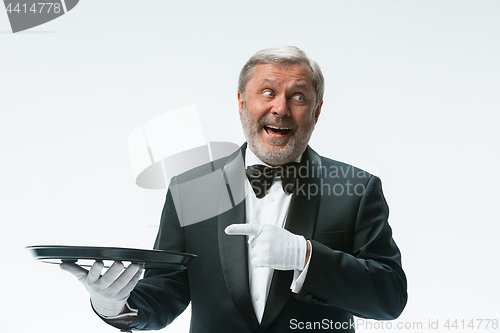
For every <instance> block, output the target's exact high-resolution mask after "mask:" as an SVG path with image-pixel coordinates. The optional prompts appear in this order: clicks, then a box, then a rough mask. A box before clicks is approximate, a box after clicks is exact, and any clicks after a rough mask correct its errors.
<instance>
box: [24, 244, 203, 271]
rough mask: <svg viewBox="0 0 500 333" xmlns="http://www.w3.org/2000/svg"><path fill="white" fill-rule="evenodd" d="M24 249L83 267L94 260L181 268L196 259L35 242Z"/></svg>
mask: <svg viewBox="0 0 500 333" xmlns="http://www.w3.org/2000/svg"><path fill="white" fill-rule="evenodd" d="M26 249H27V250H29V251H30V252H31V255H32V256H33V257H34V258H35V259H36V260H38V261H41V262H45V263H50V264H60V263H62V262H74V263H77V264H78V265H80V266H86V267H88V266H91V265H92V264H93V262H94V261H96V260H98V261H103V262H105V261H125V262H130V263H137V264H143V265H144V266H145V268H146V269H173V270H182V269H186V268H187V266H188V265H189V263H190V262H191V260H193V259H194V258H196V255H194V254H189V253H182V252H174V251H163V250H143V249H130V248H122V247H98V246H66V245H35V246H27V247H26ZM108 266H109V265H108ZM106 267H107V266H106Z"/></svg>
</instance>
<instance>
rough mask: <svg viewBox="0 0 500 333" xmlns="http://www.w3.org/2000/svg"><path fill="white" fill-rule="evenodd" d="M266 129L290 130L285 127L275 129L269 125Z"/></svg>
mask: <svg viewBox="0 0 500 333" xmlns="http://www.w3.org/2000/svg"><path fill="white" fill-rule="evenodd" d="M266 126H267V127H269V128H272V129H277V130H289V129H291V128H286V127H276V126H271V125H266Z"/></svg>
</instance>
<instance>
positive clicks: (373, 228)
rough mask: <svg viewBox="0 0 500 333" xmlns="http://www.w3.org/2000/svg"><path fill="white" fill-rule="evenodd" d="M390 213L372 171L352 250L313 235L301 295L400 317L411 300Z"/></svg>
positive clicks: (367, 314) (368, 314)
mask: <svg viewBox="0 0 500 333" xmlns="http://www.w3.org/2000/svg"><path fill="white" fill-rule="evenodd" d="M388 215H389V208H388V206H387V203H386V201H385V198H384V195H383V193H382V186H381V182H380V179H379V178H378V177H376V176H372V177H371V178H370V179H369V181H368V184H367V185H366V189H365V191H364V193H363V196H362V198H361V200H360V203H359V209H358V213H357V217H356V221H355V225H354V233H353V241H352V251H351V252H350V253H346V252H342V251H339V250H333V249H331V248H329V247H327V246H325V245H323V244H321V243H319V242H317V241H315V240H311V243H312V247H313V252H312V253H313V255H312V256H311V261H310V266H309V271H308V273H307V277H306V279H305V281H304V285H303V286H302V289H301V291H300V293H299V294H298V295H297V298H298V299H299V300H301V301H305V302H311V303H315V304H323V305H325V306H334V307H337V308H341V309H344V310H346V311H348V312H351V313H352V314H354V315H356V316H358V317H363V318H370V319H378V320H388V319H395V318H397V317H398V316H399V315H400V314H401V312H402V311H403V309H404V307H405V305H406V300H407V292H406V277H405V274H404V272H403V269H402V267H401V254H400V252H399V249H398V247H397V246H396V243H395V242H394V240H393V239H392V231H391V228H390V226H389V224H388V222H387V219H388Z"/></svg>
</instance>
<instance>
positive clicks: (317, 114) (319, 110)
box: [314, 101, 323, 123]
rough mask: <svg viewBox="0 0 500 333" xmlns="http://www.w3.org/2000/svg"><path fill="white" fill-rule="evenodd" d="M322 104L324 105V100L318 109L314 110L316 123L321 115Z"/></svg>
mask: <svg viewBox="0 0 500 333" xmlns="http://www.w3.org/2000/svg"><path fill="white" fill-rule="evenodd" d="M322 106H323V101H321V103H319V105H318V107H317V108H316V111H314V119H315V122H314V123H317V122H318V118H319V115H320V113H321V107H322Z"/></svg>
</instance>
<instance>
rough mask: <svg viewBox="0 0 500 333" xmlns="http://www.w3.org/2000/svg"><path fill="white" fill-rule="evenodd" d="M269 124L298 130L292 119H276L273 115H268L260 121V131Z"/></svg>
mask: <svg viewBox="0 0 500 333" xmlns="http://www.w3.org/2000/svg"><path fill="white" fill-rule="evenodd" d="M268 124H280V125H283V126H286V127H288V128H291V129H293V130H294V129H297V127H298V126H297V123H296V122H295V121H293V120H291V119H290V118H282V117H276V116H273V115H270V114H269V115H266V116H264V117H262V118H260V119H259V123H258V125H259V129H261V128H263V127H264V126H265V125H268Z"/></svg>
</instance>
